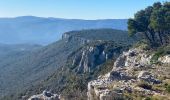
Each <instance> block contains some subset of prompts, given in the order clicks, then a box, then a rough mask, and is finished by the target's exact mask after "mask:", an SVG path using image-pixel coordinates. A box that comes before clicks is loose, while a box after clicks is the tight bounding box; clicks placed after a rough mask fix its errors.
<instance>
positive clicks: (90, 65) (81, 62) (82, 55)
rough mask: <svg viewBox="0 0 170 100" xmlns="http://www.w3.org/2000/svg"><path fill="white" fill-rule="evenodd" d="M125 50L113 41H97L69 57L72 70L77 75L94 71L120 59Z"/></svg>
mask: <svg viewBox="0 0 170 100" xmlns="http://www.w3.org/2000/svg"><path fill="white" fill-rule="evenodd" d="M123 49H125V47H123V46H119V45H118V44H116V43H114V42H112V41H95V42H91V43H89V44H87V45H86V46H84V47H82V48H80V49H79V50H78V51H76V52H74V53H72V54H71V55H70V57H69V64H70V63H71V68H72V69H74V71H75V72H77V73H86V72H92V71H94V70H95V69H96V68H97V67H98V65H100V64H103V63H105V62H106V61H107V60H109V59H113V58H116V57H118V55H119V54H120V53H121V52H122V50H123Z"/></svg>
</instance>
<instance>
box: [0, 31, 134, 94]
mask: <svg viewBox="0 0 170 100" xmlns="http://www.w3.org/2000/svg"><path fill="white" fill-rule="evenodd" d="M102 30H103V31H102ZM103 32H105V33H103ZM73 33H75V34H77V35H78V36H74V34H73ZM67 34H69V36H68V37H64V35H63V39H62V40H59V41H57V42H55V43H53V44H50V45H48V46H46V47H43V48H40V49H38V50H35V51H32V52H30V53H29V54H26V55H24V56H18V57H17V58H15V59H10V60H9V61H6V60H4V61H2V63H1V65H0V68H1V69H2V70H0V76H2V77H0V79H1V80H3V81H1V85H0V88H1V89H0V90H2V91H1V95H6V94H8V93H15V94H16V93H18V92H19V91H22V90H24V89H26V88H29V87H30V86H32V85H36V84H38V83H39V82H40V83H41V81H42V80H44V79H46V78H48V76H50V75H52V74H53V73H56V72H58V70H59V69H61V70H62V66H64V65H65V64H66V62H67V61H68V57H70V55H71V54H73V52H77V51H76V50H79V49H80V48H81V47H82V46H85V45H86V44H88V43H90V44H91V42H93V41H98V42H102V41H105V38H104V37H107V40H108V41H109V40H110V41H112V42H113V43H114V44H113V45H115V48H118V47H117V46H118V45H120V46H123V44H126V45H124V46H125V47H126V46H128V45H130V44H133V43H134V42H135V40H133V39H131V38H128V35H127V33H126V32H125V31H118V30H113V29H99V30H84V31H75V32H70V33H67ZM84 34H87V35H86V36H88V37H85V36H84ZM99 34H100V35H99ZM115 34H117V35H115ZM94 36H95V37H96V38H93V37H94ZM120 36H121V39H118V37H120ZM90 37H91V38H90ZM127 39H128V41H127ZM114 40H115V41H114ZM122 40H123V41H122ZM120 50H121V49H120ZM109 52H111V51H109ZM56 74H59V73H56ZM57 77H58V76H57ZM23 87H24V88H23Z"/></svg>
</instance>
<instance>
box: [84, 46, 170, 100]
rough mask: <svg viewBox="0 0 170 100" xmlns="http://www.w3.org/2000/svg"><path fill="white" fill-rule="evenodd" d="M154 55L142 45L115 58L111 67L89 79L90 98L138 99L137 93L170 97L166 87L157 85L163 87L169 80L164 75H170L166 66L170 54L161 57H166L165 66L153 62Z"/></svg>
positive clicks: (106, 99) (109, 99)
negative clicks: (106, 71) (104, 72)
mask: <svg viewBox="0 0 170 100" xmlns="http://www.w3.org/2000/svg"><path fill="white" fill-rule="evenodd" d="M151 58H152V55H151V54H148V53H147V51H144V50H140V49H130V50H129V51H127V52H124V53H123V54H122V55H121V56H120V57H118V58H117V60H116V61H115V63H114V66H113V69H112V71H110V72H108V73H107V74H105V75H103V76H99V77H98V79H96V80H93V81H91V82H89V83H88V92H87V95H88V100H118V99H125V98H126V99H127V98H131V99H135V98H133V96H134V95H136V96H138V97H140V96H141V99H142V96H144V97H147V96H155V95H157V96H163V97H164V98H165V99H166V100H169V99H170V98H169V94H168V93H166V92H165V90H164V91H163V90H159V89H155V88H156V86H162V87H163V84H165V83H166V82H167V80H164V79H161V77H165V76H166V77H169V74H170V72H167V71H166V70H170V68H169V66H168V65H164V64H163V63H164V62H165V61H167V59H169V58H168V57H167V55H166V56H165V57H162V59H165V58H166V59H165V60H162V61H161V62H162V66H159V65H153V64H151V63H150V61H151ZM166 64H168V63H166ZM169 64H170V63H169ZM158 73H160V74H159V75H158ZM163 73H164V74H163ZM128 94H129V95H130V96H129V95H128ZM144 97H143V98H144ZM126 99H125V100H126Z"/></svg>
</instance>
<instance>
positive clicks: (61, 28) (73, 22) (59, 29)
mask: <svg viewBox="0 0 170 100" xmlns="http://www.w3.org/2000/svg"><path fill="white" fill-rule="evenodd" d="M98 28H112V29H119V30H127V19H101V20H81V19H62V18H51V17H49V18H43V17H34V16H21V17H16V18H0V43H12V44H17V43H19V44H20V43H34V44H49V43H51V42H54V41H57V40H59V39H61V37H62V34H63V33H65V32H68V31H73V30H82V29H98Z"/></svg>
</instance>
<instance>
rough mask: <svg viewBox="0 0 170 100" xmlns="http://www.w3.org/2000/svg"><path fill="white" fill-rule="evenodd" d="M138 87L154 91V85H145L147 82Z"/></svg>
mask: <svg viewBox="0 0 170 100" xmlns="http://www.w3.org/2000/svg"><path fill="white" fill-rule="evenodd" d="M138 86H139V87H141V88H144V89H148V90H151V89H152V85H150V84H148V83H145V82H142V83H139V84H138Z"/></svg>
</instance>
